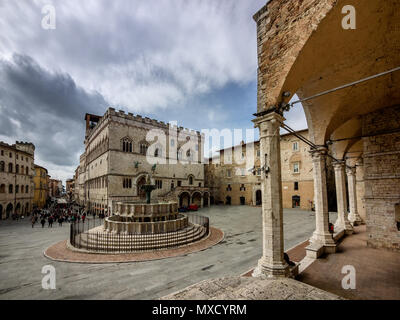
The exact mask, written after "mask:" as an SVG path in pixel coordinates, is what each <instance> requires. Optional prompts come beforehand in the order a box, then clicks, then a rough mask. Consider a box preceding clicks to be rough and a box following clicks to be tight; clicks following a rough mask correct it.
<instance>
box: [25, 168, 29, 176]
mask: <svg viewBox="0 0 400 320" xmlns="http://www.w3.org/2000/svg"><path fill="white" fill-rule="evenodd" d="M25 171H26V175H28V174H29V169H28V167H26V168H25Z"/></svg>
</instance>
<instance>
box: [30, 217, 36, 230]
mask: <svg viewBox="0 0 400 320" xmlns="http://www.w3.org/2000/svg"><path fill="white" fill-rule="evenodd" d="M31 222H32V228H33V227H34V226H35V223H36V217H35V216H32V219H31Z"/></svg>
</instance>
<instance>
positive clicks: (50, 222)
mask: <svg viewBox="0 0 400 320" xmlns="http://www.w3.org/2000/svg"><path fill="white" fill-rule="evenodd" d="M48 222H49V228H53V217H52V216H50V217H49V219H48Z"/></svg>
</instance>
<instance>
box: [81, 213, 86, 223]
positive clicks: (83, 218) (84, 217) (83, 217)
mask: <svg viewBox="0 0 400 320" xmlns="http://www.w3.org/2000/svg"><path fill="white" fill-rule="evenodd" d="M85 219H86V216H85V215H84V214H83V215H82V222H83V223H85Z"/></svg>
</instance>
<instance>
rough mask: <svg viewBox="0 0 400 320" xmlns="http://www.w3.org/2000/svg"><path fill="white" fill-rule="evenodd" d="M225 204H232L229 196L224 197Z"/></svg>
mask: <svg viewBox="0 0 400 320" xmlns="http://www.w3.org/2000/svg"><path fill="white" fill-rule="evenodd" d="M225 204H226V205H228V206H230V205H231V204H232V198H231V197H230V196H227V197H226V201H225Z"/></svg>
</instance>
